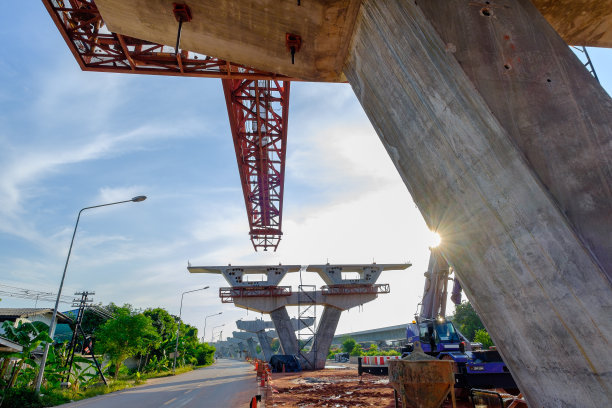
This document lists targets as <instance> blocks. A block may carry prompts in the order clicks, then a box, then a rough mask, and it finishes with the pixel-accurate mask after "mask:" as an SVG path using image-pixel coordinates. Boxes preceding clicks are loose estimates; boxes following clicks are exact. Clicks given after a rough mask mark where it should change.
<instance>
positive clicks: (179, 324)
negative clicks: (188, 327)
mask: <svg viewBox="0 0 612 408" xmlns="http://www.w3.org/2000/svg"><path fill="white" fill-rule="evenodd" d="M208 288H209V286H204V287H203V288H200V289H194V290H188V291H187V292H183V294H182V295H181V308H180V309H179V319H178V325H177V327H176V346H174V362H173V363H172V372H173V373H174V372H176V355H177V354H178V341H179V330H180V329H181V315H182V313H183V296H185V294H186V293H191V292H197V291H200V290H204V289H208Z"/></svg>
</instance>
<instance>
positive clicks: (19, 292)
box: [0, 284, 72, 304]
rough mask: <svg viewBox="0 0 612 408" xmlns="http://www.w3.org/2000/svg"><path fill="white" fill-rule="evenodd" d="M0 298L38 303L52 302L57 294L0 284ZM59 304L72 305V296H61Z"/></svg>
mask: <svg viewBox="0 0 612 408" xmlns="http://www.w3.org/2000/svg"><path fill="white" fill-rule="evenodd" d="M0 296H9V297H14V298H20V299H31V300H35V301H36V303H38V301H39V300H40V301H44V302H54V301H55V299H56V298H57V293H53V292H44V291H41V290H35V289H26V288H19V287H17V286H10V285H3V284H0ZM60 302H61V303H68V304H72V296H61V297H60Z"/></svg>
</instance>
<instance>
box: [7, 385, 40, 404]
mask: <svg viewBox="0 0 612 408" xmlns="http://www.w3.org/2000/svg"><path fill="white" fill-rule="evenodd" d="M2 398H3V399H2V407H3V408H40V407H42V403H41V402H40V399H39V398H38V396H37V395H36V392H34V390H31V389H29V388H21V387H19V388H9V389H8V390H6V391H4V395H3V396H2Z"/></svg>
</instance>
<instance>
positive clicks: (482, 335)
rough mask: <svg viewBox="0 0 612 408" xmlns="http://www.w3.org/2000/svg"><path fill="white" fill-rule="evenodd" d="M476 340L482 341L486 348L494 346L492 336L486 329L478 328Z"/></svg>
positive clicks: (475, 335)
mask: <svg viewBox="0 0 612 408" xmlns="http://www.w3.org/2000/svg"><path fill="white" fill-rule="evenodd" d="M474 341H475V342H477V343H481V344H482V347H483V348H484V349H485V350H486V349H488V348H489V347H491V346H494V344H493V340H491V336H490V335H489V333H488V332H487V331H486V330H485V329H480V330H476V333H475V334H474Z"/></svg>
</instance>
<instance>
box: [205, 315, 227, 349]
mask: <svg viewBox="0 0 612 408" xmlns="http://www.w3.org/2000/svg"><path fill="white" fill-rule="evenodd" d="M221 313H223V312H219V313H213V314H211V315H208V316H206V317H205V318H204V335H203V336H202V342H205V341H206V320H207V319H208V318H209V317H213V316H217V315H220V314H221Z"/></svg>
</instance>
